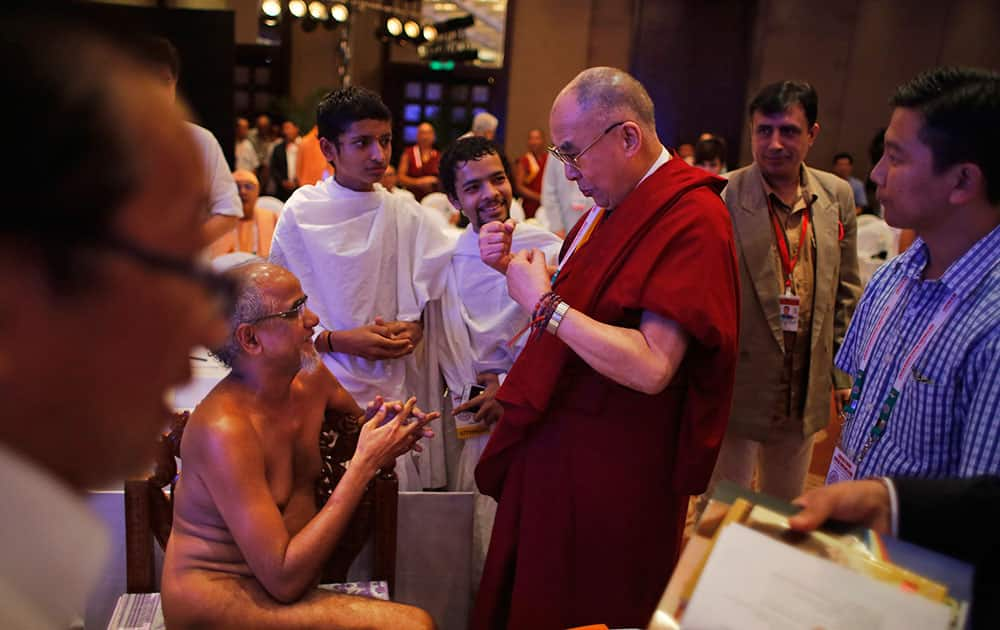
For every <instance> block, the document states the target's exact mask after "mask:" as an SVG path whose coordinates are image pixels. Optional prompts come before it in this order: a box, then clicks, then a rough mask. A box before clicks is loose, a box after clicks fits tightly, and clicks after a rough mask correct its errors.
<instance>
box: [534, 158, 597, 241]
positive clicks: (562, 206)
mask: <svg viewBox="0 0 1000 630" xmlns="http://www.w3.org/2000/svg"><path fill="white" fill-rule="evenodd" d="M542 207H543V208H545V219H546V221H547V222H548V224H549V229H550V230H552V231H553V232H563V233H568V232H569V231H570V230H571V229H573V226H574V225H576V222H577V221H579V220H580V217H582V216H583V215H584V214H585V213H586V212H587V210H590V209H591V208H592V207H594V200H593V199H591V198H590V197H585V196H584V195H583V193H581V192H580V187H579V186H577V185H576V182H574V181H571V180H569V179H566V172H565V169H563V165H562V162H560V161H559V160H557V159H555V158H552V159H549V160H546V162H545V168H544V169H543V170H542Z"/></svg>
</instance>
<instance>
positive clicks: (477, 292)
mask: <svg viewBox="0 0 1000 630" xmlns="http://www.w3.org/2000/svg"><path fill="white" fill-rule="evenodd" d="M509 172H510V171H509V169H508V166H507V160H506V159H505V158H504V157H503V154H502V153H501V152H500V150H499V149H498V148H497V146H496V145H495V144H493V142H491V141H490V140H487V139H486V138H481V137H470V138H463V139H459V140H458V141H456V142H455V144H453V145H452V146H451V147H449V148H448V150H447V151H445V153H444V155H443V156H442V157H441V166H440V170H439V173H440V177H441V184H442V188H443V189H444V191H445V193H446V194H447V195H448V199H449V200H450V201H451V203H452V205H454V206H455V207H456V208H459V209H460V210H461V211H462V213H463V214H465V216H466V217H468V219H469V227H468V228H467V229H466V230H465V232H463V233H462V235H461V236H460V237H459V239H458V245H457V246H456V249H455V254H454V256H452V258H451V271H450V281H449V283H448V290H447V291H446V294H445V298H444V300H443V302H442V307H443V310H444V317H445V320H446V321H447V322H449V324H450V323H454V322H461V323H462V324H464V326H463V327H462V328H463V329H460V330H458V331H456V330H454V328H453V327H451V326H449V330H448V334H447V335H439V336H438V337H437V340H436V341H438V342H440V343H446V344H450V346H451V347H447V348H442V351H441V355H442V356H445V357H449V359H450V360H448V361H443V362H442V370H443V372H444V375H445V380H446V381H447V384H448V389H449V390H450V391H451V392H452V393H453V394H457V393H461V392H462V391H463V390H464V389H465V387H466V386H467V385H469V384H479V385H482V386H484V387H485V391H484V392H483V393H482V394H481V395H479V396H477V397H475V398H473V399H471V400H470V401H469V402H467V403H464V404H462V405H459V406H457V407H455V408H454V409H453V414H455V415H458V414H462V413H463V412H469V414H470V415H472V416H473V417H474V418H473V419H474V421H475V422H476V423H477V424H483V425H486V426H488V427H490V429H492V426H493V424H494V423H496V421H497V420H499V419H500V416H501V415H502V414H503V408H502V407H501V406H500V403H498V402H496V401H495V400H494V394H495V393H496V391H497V389H499V387H500V382H501V380H502V378H503V377H504V376H505V375H506V373H507V371H508V370H509V369H510V367H511V366H512V365H513V364H514V360H515V359H516V358H517V355H518V353H519V352H520V351H521V348H523V347H524V344H525V342H526V341H527V335H528V333H525V334H522V335H521V336H520V337H518V336H517V334H518V332H519V331H521V329H523V328H524V327H525V326H526V325H527V323H528V313H527V312H525V311H524V309H522V308H520V307H519V306H518V305H517V303H516V302H514V300H512V299H511V298H510V296H509V295H508V294H507V282H506V278H505V277H504V275H503V274H501V273H499V272H497V271H495V270H494V269H493V268H491V267H489V266H487V265H486V264H485V263H484V262H483V261H482V260H481V259H480V257H479V228H480V227H481V226H483V225H485V224H486V223H489V222H491V221H501V222H504V221H507V220H508V219H509V218H510V210H511V200H512V196H513V193H512V190H511V181H510V177H509V175H508V173H509ZM512 238H513V241H512V245H511V252H512V253H513V252H517V251H520V250H522V249H540V250H542V251H543V252H545V257H546V259H547V260H548V261H549V262H550V264H555V261H556V258H557V256H558V254H559V249H560V247H562V239H560V238H559V237H557V236H556V235H554V234H552V233H551V232H549V231H548V230H546V229H544V228H541V227H538V226H535V225H531V224H528V223H519V224H518V225H517V226H516V228H515V229H514V232H513V237H512ZM459 423H460V422H459ZM488 440H489V433H480V434H477V435H474V436H472V437H468V438H466V439H464V440H462V442H463V446H462V452H461V455H460V456H459V463H458V479H457V482H456V486H457V487H456V489H457V490H459V491H464V492H474V493H475V496H476V499H475V500H476V508H475V513H474V522H473V528H474V529H473V567H474V572H475V575H474V576H473V577H474V581H473V584H474V585H478V584H479V573H480V572H481V571H482V566H483V562H484V561H485V559H486V550H487V549H488V548H489V542H490V532H491V531H492V529H493V516H494V514H495V512H496V502H495V501H494V500H493V499H492V498H490V497H488V496H485V495H482V494H480V493H479V492H478V490H477V488H476V481H475V477H474V472H475V468H476V464H477V463H478V462H479V456H480V454H482V452H483V449H484V448H485V447H486V442H487V441H488Z"/></svg>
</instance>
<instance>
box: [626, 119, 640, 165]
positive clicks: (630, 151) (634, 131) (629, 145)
mask: <svg viewBox="0 0 1000 630" xmlns="http://www.w3.org/2000/svg"><path fill="white" fill-rule="evenodd" d="M622 140H623V141H624V142H625V155H626V156H630V157H631V156H633V155H635V154H636V153H637V152H638V151H639V149H640V148H641V147H642V140H643V134H642V128H641V127H639V125H637V124H635V123H634V122H632V121H628V122H626V123H625V124H623V125H622Z"/></svg>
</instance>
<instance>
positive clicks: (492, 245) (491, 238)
mask: <svg viewBox="0 0 1000 630" xmlns="http://www.w3.org/2000/svg"><path fill="white" fill-rule="evenodd" d="M515 225H516V223H515V222H514V219H507V220H506V221H504V222H503V223H500V222H499V221H490V222H489V223H487V224H486V225H484V226H482V227H481V228H479V257H480V258H481V259H482V261H483V262H484V263H486V264H487V265H489V266H490V267H492V268H494V269H496V270H497V271H499V272H500V273H507V265H508V264H509V263H510V260H511V255H510V247H511V243H512V242H513V236H514V226H515Z"/></svg>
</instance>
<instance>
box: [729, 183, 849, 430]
mask: <svg viewBox="0 0 1000 630" xmlns="http://www.w3.org/2000/svg"><path fill="white" fill-rule="evenodd" d="M803 168H804V169H805V175H804V177H805V184H806V188H807V189H808V190H809V191H810V192H811V193H813V194H814V195H815V196H816V199H815V201H814V202H813V204H812V212H813V216H812V225H813V232H814V234H815V239H816V259H815V273H816V279H815V287H814V294H813V295H814V298H813V300H814V302H813V320H812V339H811V345H810V348H811V350H810V353H811V354H810V357H811V358H810V365H809V381H808V390H807V391H806V400H805V412H804V414H803V428H802V429H803V435H804V436H809V435H812V434H813V433H815V432H817V431H819V430H820V429H822V428H824V427H826V425H827V423H828V422H829V420H830V392H831V389H832V387H834V386H836V388H838V389H840V388H846V387H850V377H849V376H848V375H846V374H844V373H842V372H840V371H839V370H836V369H835V368H834V367H833V359H834V356H835V354H836V352H837V350H838V349H839V348H840V344H841V343H842V342H843V340H844V334H845V333H846V332H847V325H848V324H849V323H850V319H851V315H852V314H853V313H854V307H855V305H856V304H857V301H858V296H859V295H860V294H861V281H860V279H859V277H858V256H857V244H856V233H857V223H856V221H855V215H854V193H853V192H852V191H851V186H850V185H849V184H848V183H847V182H846V181H844V180H842V179H840V178H839V177H837V176H836V175H833V174H832V173H826V172H823V171H818V170H815V169H812V168H808V167H805V166H803ZM722 198H723V199H724V200H725V202H726V206H727V207H728V208H729V214H730V215H731V216H732V219H733V230H734V231H735V233H736V244H737V248H738V251H739V258H740V285H741V292H742V295H741V297H742V319H741V322H740V345H739V348H740V353H739V359H738V361H737V364H736V386H735V388H734V392H733V410H732V415H731V417H730V420H729V429H728V430H729V432H730V434H731V435H734V436H737V437H743V438H749V439H753V440H758V441H766V440H767V438H768V433H769V427H770V424H771V412H772V410H773V409H774V407H775V405H776V404H777V397H778V395H779V393H780V392H779V387H780V385H779V377H780V373H781V370H782V366H783V363H784V353H785V348H784V336H783V335H782V332H781V314H780V310H779V306H778V297H779V296H778V294H779V289H778V287H779V283H778V278H777V277H776V276H775V271H774V264H773V262H772V258H771V257H772V256H777V253H776V246H775V244H774V236H773V228H772V227H771V222H770V218H769V216H768V210H767V197H766V196H765V192H764V184H763V181H762V180H761V175H760V169H759V168H758V167H757V165H756V164H752V165H750V166H747V167H745V168H741V169H739V170H737V171H733V172H732V173H731V174H730V175H729V185H728V186H726V189H725V190H724V191H723V192H722ZM841 232H842V233H843V237H842V238H841Z"/></svg>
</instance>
